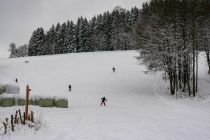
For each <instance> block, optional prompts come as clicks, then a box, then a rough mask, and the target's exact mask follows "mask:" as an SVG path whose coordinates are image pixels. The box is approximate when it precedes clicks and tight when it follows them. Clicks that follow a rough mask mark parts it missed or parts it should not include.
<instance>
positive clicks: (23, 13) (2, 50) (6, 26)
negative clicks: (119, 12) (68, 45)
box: [0, 0, 146, 58]
mask: <svg viewBox="0 0 210 140" xmlns="http://www.w3.org/2000/svg"><path fill="white" fill-rule="evenodd" d="M144 1H146V0H0V58H5V57H8V56H9V52H8V48H9V44H10V43H11V42H14V43H15V44H16V45H17V46H19V45H23V44H25V43H28V41H29V39H30V36H31V34H32V32H33V31H34V30H35V29H37V28H38V27H43V28H44V29H45V31H46V30H48V29H49V28H50V27H51V26H52V24H57V23H58V22H60V23H63V22H65V21H67V20H73V21H74V22H75V21H76V20H77V18H78V17H80V16H84V17H87V18H88V19H90V18H91V17H93V15H94V14H95V15H97V14H100V13H103V12H105V11H112V10H113V8H114V7H115V6H118V5H120V6H122V7H123V8H126V9H130V8H131V7H134V6H136V7H138V8H141V5H142V3H143V2H144Z"/></svg>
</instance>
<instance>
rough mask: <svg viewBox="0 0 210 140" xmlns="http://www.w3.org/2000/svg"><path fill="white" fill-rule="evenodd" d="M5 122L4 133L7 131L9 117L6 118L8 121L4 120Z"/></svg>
mask: <svg viewBox="0 0 210 140" xmlns="http://www.w3.org/2000/svg"><path fill="white" fill-rule="evenodd" d="M3 124H4V134H6V133H7V125H8V118H6V122H3Z"/></svg>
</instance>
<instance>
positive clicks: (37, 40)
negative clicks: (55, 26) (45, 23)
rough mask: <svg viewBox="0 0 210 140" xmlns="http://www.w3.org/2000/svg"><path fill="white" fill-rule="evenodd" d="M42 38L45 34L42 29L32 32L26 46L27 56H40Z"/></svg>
mask: <svg viewBox="0 0 210 140" xmlns="http://www.w3.org/2000/svg"><path fill="white" fill-rule="evenodd" d="M44 38H45V34H44V30H43V28H38V29H37V30H35V31H34V32H33V34H32V36H31V38H30V40H29V44H28V48H29V49H28V55H29V56H36V55H42V52H43V47H42V46H43V43H44Z"/></svg>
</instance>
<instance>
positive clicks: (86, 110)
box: [0, 51, 210, 140]
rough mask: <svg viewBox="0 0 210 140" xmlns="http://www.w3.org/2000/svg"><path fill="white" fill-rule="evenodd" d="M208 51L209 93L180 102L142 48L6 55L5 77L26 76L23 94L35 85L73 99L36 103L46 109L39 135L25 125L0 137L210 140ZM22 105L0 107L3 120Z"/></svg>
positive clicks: (1, 75)
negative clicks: (150, 67) (65, 103)
mask: <svg viewBox="0 0 210 140" xmlns="http://www.w3.org/2000/svg"><path fill="white" fill-rule="evenodd" d="M203 55H204V54H201V55H200V56H201V57H200V61H199V64H200V65H201V66H200V69H199V73H200V76H199V79H200V83H199V85H200V87H201V88H202V89H199V93H200V95H201V96H198V97H196V98H194V99H191V98H187V99H179V100H177V99H175V98H174V97H171V96H168V94H167V93H166V90H167V87H166V86H167V85H166V83H164V81H163V80H162V78H161V77H160V74H151V73H147V74H146V73H145V71H147V69H146V67H145V66H144V65H141V64H140V65H138V63H137V61H136V58H135V56H138V53H137V52H136V51H116V52H94V53H78V54H65V55H56V56H39V57H28V58H16V59H1V60H0V83H14V80H15V78H18V80H19V85H20V87H21V93H20V94H21V95H24V92H25V91H24V88H25V86H26V84H29V85H30V87H31V89H32V91H31V95H42V96H58V97H67V98H68V100H69V108H67V109H64V108H40V107H35V106H30V109H33V110H34V111H35V112H37V111H38V112H39V113H41V114H42V115H43V119H44V124H45V125H44V127H43V128H42V130H41V131H38V133H36V134H35V132H34V131H33V130H28V129H23V128H22V129H20V130H17V131H15V132H14V133H12V132H10V134H9V135H8V136H2V137H1V136H0V139H1V140H26V139H30V140H37V139H40V140H42V139H44V140H57V139H60V140H209V139H210V99H209V94H210V93H209V92H210V90H209V89H210V87H209V83H210V77H209V76H208V75H207V67H206V63H205V58H204V56H203ZM26 60H28V61H29V63H28V64H25V61H26ZM113 66H114V67H116V72H115V73H113V72H112V67H113ZM69 84H71V85H72V91H71V92H69V91H68V85H69ZM103 96H105V97H106V98H107V100H108V102H107V106H105V107H101V106H100V98H101V97H103ZM19 108H22V109H23V108H24V107H17V106H16V107H6V108H3V107H0V121H2V120H3V119H4V118H5V117H8V116H9V115H11V113H13V112H14V111H15V110H16V109H19Z"/></svg>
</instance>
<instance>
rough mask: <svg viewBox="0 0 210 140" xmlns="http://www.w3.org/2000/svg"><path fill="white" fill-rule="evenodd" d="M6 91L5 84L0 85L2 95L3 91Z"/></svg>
mask: <svg viewBox="0 0 210 140" xmlns="http://www.w3.org/2000/svg"><path fill="white" fill-rule="evenodd" d="M4 92H6V88H5V86H3V85H0V95H1V94H2V93H4Z"/></svg>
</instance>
